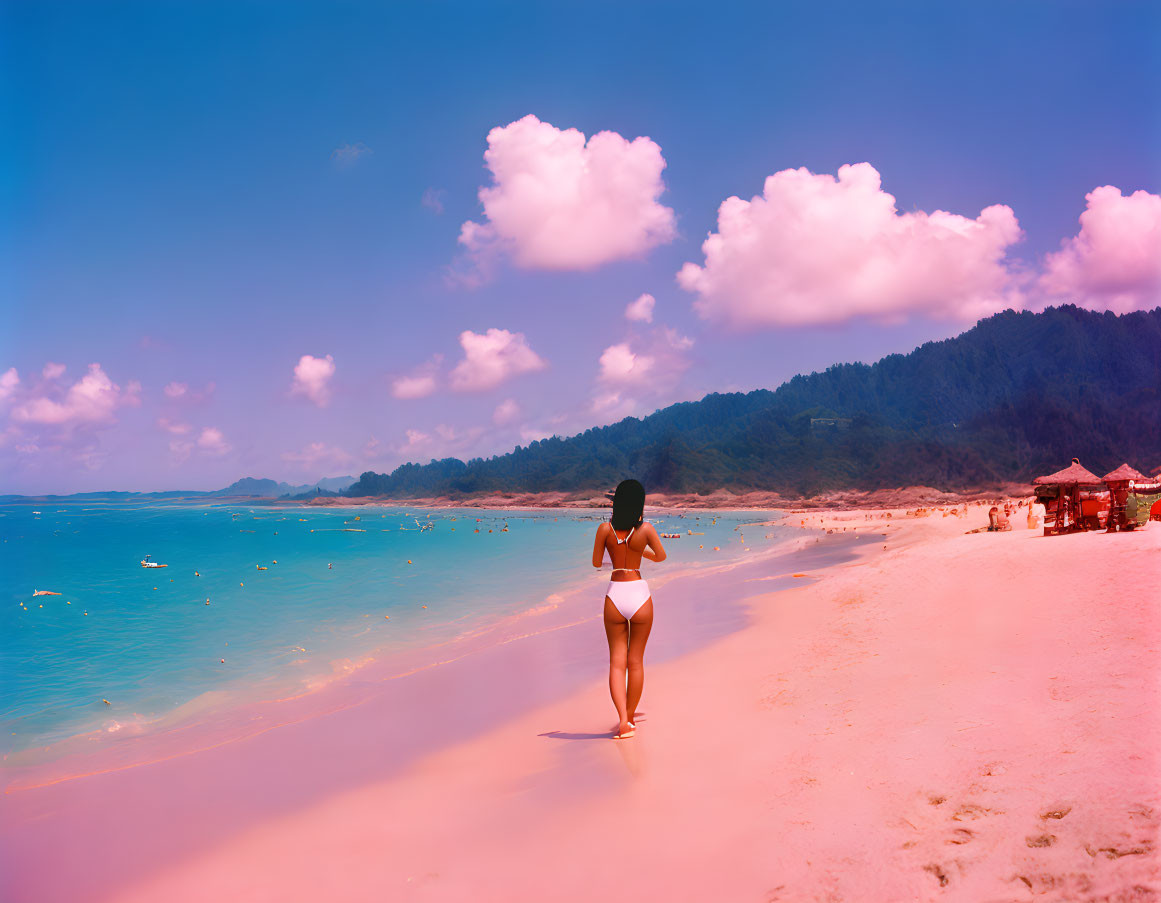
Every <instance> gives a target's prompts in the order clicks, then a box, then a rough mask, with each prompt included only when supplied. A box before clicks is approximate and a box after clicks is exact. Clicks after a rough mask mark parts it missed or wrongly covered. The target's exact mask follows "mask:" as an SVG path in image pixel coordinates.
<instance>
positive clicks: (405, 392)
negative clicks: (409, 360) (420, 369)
mask: <svg viewBox="0 0 1161 903" xmlns="http://www.w3.org/2000/svg"><path fill="white" fill-rule="evenodd" d="M435 389H436V381H435V376H434V375H432V374H421V375H419V376H401V377H399V378H398V379H396V380H393V381H392V383H391V394H392V395H394V396H395V397H396V398H403V399H413V398H426V397H427V396H428V395H430V394H431V393H432V392H434V391H435Z"/></svg>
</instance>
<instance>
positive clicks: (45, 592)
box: [32, 589, 63, 596]
mask: <svg viewBox="0 0 1161 903" xmlns="http://www.w3.org/2000/svg"><path fill="white" fill-rule="evenodd" d="M32 595H34V596H60V595H63V593H54V592H53V591H52V590H50V589H34V590H33V591H32Z"/></svg>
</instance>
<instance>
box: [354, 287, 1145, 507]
mask: <svg viewBox="0 0 1161 903" xmlns="http://www.w3.org/2000/svg"><path fill="white" fill-rule="evenodd" d="M1073 456H1079V457H1080V458H1081V460H1082V461H1083V462H1084V463H1085V465H1086V466H1088V467H1089V468H1090V469H1092V470H1094V471H1096V472H1097V473H1103V472H1105V470H1109V469H1112V468H1113V467H1115V466H1116V465H1118V464H1120V463H1121V462H1122V461H1125V460H1127V461H1129V462H1130V463H1132V464H1134V465H1135V466H1137V467H1140V468H1148V469H1152V468H1154V467H1156V466H1157V465H1159V464H1161V308H1158V309H1156V310H1152V311H1148V312H1142V313H1131V314H1125V315H1122V316H1116V315H1114V314H1111V313H1093V312H1091V311H1087V310H1082V309H1080V308H1077V307H1073V306H1065V307H1060V308H1050V309H1049V310H1047V311H1045V312H1043V313H1039V314H1035V313H1028V312H1021V313H1017V312H1014V311H1005V312H1003V313H1000V314H997V315H995V316H993V317H989V318H988V319H986V320H981V321H980V322H979V323H978V324H977V325H976V326H975V327H974V328H972V329H970V330H968V331H967V332H965V333H963V334H962V335H960V336H957V337H956V338H953V339H948V340H946V341H942V342H929V343H928V344H925V345H923V346H921V347H919V348H917V349H915V350H914V351H912V352H911V353H910V354H906V355H902V354H895V355H890V356H889V357H886V358H883V359H882V360H881V361H878V362H877V363H875V364H873V365H870V366H868V365H865V364H839V365H836V366H833V367H830V368H828V369H827V370H826V371H825V372H823V373H812V374H810V375H809V376H796V377H794V378H793V379H791V380H790V381H789V382H787V383H784V384H783V385H782V386H780V387H779V388H778V389H776V390H775V391H768V390H758V391H755V392H750V393H747V394H741V393H735V394H726V395H719V394H714V395H708V396H706V397H705V398H703V399H702V400H701V401H696V402H686V403H683V404H676V405H672V406H671V407H668V408H664V409H663V410H660V411H657V412H656V413H654V414H652V415H651V416H649V417H646V418H644V419H642V420H638V419H636V418H633V417H630V418H627V419H625V420H622V421H621V422H619V423H616V424H613V425H611V426H607V427H601V428H597V429H591V430H587V431H586V432H584V433H581V434H579V435H576V436H572V437H569V438H559V437H554V438H551V439H546V440H542V441H540V442H533V443H532V444H531V445H529V446H527V447H524V448H517V449H516V450H515V451H513V452H511V453H509V454H506V455H500V456H497V457H494V458H490V459H486V460H485V459H475V460H472V461H469V462H467V463H464V462H462V461H459V460H457V459H454V458H450V459H446V460H442V461H432V462H431V463H429V464H424V465H419V464H407V465H404V466H402V467H400V468H398V469H397V470H395V471H394V472H393V473H391V474H377V473H371V472H368V473H364V474H363V475H362V477H361V478H360V479H359V480H358V481H357V482H356V483H355V484H354V485H353V486H351V487H350V489H349V490H347V492H345V493H344V494H345V495H387V496H392V497H397V498H400V497H404V498H405V497H415V496H430V495H448V494H450V495H456V494H460V493H472V492H483V491H549V490H566V491H571V490H579V489H599V488H606V487H609V486H611V485H613V484H615V483H616V482H617V481H619V480H621V479H623V478H625V477H626V476H634V477H637V478H638V479H640V480H641V481H642V482H643V483H644V484H645V486H646V488H647V489H649V490H653V491H656V490H670V491H676V492H680V491H685V492H690V491H694V492H696V491H711V490H713V489H716V488H719V487H726V488H732V489H737V490H743V489H772V490H779V491H782V492H787V493H796V494H810V493H814V492H817V491H822V490H827V489H842V488H864V489H873V488H879V487H885V486H899V485H911V484H926V485H931V486H937V487H940V488H963V487H969V486H977V485H981V484H985V483H990V482H994V481H1000V480H1016V481H1022V480H1027V479H1030V478H1031V477H1032V476H1034V475H1036V474H1038V473H1043V472H1046V471H1050V470H1056V469H1058V468H1059V467H1061V466H1063V465H1064V464H1067V463H1068V460H1069V459H1070V458H1071V457H1073Z"/></svg>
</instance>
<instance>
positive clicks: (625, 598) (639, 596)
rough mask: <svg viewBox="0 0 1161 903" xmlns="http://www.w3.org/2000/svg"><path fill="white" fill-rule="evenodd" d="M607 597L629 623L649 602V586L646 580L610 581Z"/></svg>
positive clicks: (606, 592)
mask: <svg viewBox="0 0 1161 903" xmlns="http://www.w3.org/2000/svg"><path fill="white" fill-rule="evenodd" d="M605 595H606V596H608V597H609V599H610V600H611V601H612V603H613V605H615V606H616V608H617V611H619V612H620V613H621V614H623V615H624V616H625V620H626V621H628V620H629V619H631V618H632V617H633V615H635V614H637V610H638V609H639V608H640V607H641V606H642V605H644V604H645V603H646V602H648V601H649V584H648V583H647V582H646V581H644V580H610V581H609V588H608V589H607V590H605Z"/></svg>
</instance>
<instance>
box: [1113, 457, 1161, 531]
mask: <svg viewBox="0 0 1161 903" xmlns="http://www.w3.org/2000/svg"><path fill="white" fill-rule="evenodd" d="M1102 479H1103V480H1104V481H1105V485H1106V486H1108V487H1109V517H1108V526H1107V528H1106V530H1107V532H1109V533H1116V532H1117V530H1118V529H1120V530H1132V529H1133V528H1134V527H1136V526H1137V521H1136V515H1137V507H1138V505H1137V504H1134V505H1133V518H1132V520H1131V521H1130V519H1129V517H1128V516H1127V514H1126V508H1127V503H1128V501H1129V493H1130V491H1131V490H1132V489H1133V487H1134V486H1135V485H1136V484H1137V483H1141V484H1144V483H1148V482H1152V481H1151V480H1149V478H1148V477H1146V476H1145V475H1144V474H1143V473H1141V471H1139V470H1137V469H1136V468H1135V467H1130V466H1129V465H1128V464H1122V465H1121V466H1120V467H1118V468H1117V469H1116V470H1114V471H1112V472H1111V473H1106V474H1105V475H1104V477H1102ZM1146 517H1148V515H1146Z"/></svg>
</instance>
